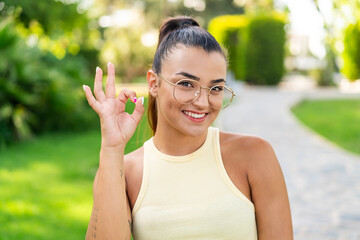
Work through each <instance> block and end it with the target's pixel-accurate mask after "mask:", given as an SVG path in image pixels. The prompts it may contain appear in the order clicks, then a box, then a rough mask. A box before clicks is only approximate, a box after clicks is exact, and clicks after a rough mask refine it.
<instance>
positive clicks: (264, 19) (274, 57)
mask: <svg viewBox="0 0 360 240" xmlns="http://www.w3.org/2000/svg"><path fill="white" fill-rule="evenodd" d="M284 27H285V22H284V20H283V19H280V18H278V17H274V16H257V17H255V18H253V19H252V21H251V22H250V23H249V26H248V34H249V41H248V44H247V54H246V78H245V80H246V81H247V82H250V83H254V84H267V85H275V84H277V83H278V82H279V81H280V80H281V77H282V76H283V74H284V57H285V48H284V45H285V29H284Z"/></svg>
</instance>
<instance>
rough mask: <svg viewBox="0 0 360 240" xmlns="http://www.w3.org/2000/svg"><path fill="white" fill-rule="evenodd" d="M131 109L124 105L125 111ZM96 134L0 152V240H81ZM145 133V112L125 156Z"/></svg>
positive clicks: (56, 137)
mask: <svg viewBox="0 0 360 240" xmlns="http://www.w3.org/2000/svg"><path fill="white" fill-rule="evenodd" d="M145 102H147V99H146V100H145ZM88 108H90V107H88ZM133 108H134V104H133V103H130V104H127V105H126V111H127V112H132V110H133ZM88 127H89V126H88ZM98 130H99V129H97V130H96V131H95V130H94V131H90V132H86V133H81V134H79V133H51V134H49V133H46V134H44V135H42V136H41V137H39V138H36V139H33V140H31V141H25V142H22V143H19V144H17V145H13V146H10V147H9V148H8V149H6V150H4V151H2V152H1V154H0V189H1V203H0V222H1V224H0V239H26V240H35V239H36V240H41V239H84V238H85V232H86V228H87V225H88V223H89V219H90V214H91V209H92V184H93V180H94V177H95V172H96V169H97V167H98V164H99V151H100V139H101V136H100V132H99V131H98ZM148 133H150V127H149V125H148V124H147V118H146V114H144V115H143V117H142V119H141V122H140V125H139V126H138V128H137V130H136V132H135V134H134V136H133V137H132V138H131V140H130V141H129V142H128V144H127V145H126V149H125V153H128V152H131V151H133V150H135V149H136V148H138V147H139V146H142V145H143V143H144V141H145V140H147V139H148V138H149V137H150V135H147V134H148Z"/></svg>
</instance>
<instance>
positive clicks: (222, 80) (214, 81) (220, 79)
mask: <svg viewBox="0 0 360 240" xmlns="http://www.w3.org/2000/svg"><path fill="white" fill-rule="evenodd" d="M175 75H182V76H184V77H187V78H190V79H193V80H196V81H199V80H200V78H199V77H196V76H194V75H192V74H190V73H187V72H178V73H176V74H175ZM220 82H226V81H225V79H223V78H219V79H215V80H211V83H220Z"/></svg>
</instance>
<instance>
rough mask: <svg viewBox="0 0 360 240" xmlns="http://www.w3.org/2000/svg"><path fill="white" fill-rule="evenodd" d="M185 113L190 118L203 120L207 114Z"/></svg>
mask: <svg viewBox="0 0 360 240" xmlns="http://www.w3.org/2000/svg"><path fill="white" fill-rule="evenodd" d="M184 113H185V114H186V115H189V116H190V117H193V118H202V117H204V116H205V113H202V114H197V113H192V112H187V111H184Z"/></svg>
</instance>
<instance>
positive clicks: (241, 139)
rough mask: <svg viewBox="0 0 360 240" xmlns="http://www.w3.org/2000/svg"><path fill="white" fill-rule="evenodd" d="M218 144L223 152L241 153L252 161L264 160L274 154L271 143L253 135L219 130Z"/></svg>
mask: <svg viewBox="0 0 360 240" xmlns="http://www.w3.org/2000/svg"><path fill="white" fill-rule="evenodd" d="M220 144H221V148H222V149H224V152H226V153H227V152H229V153H235V155H238V154H241V156H246V159H248V161H249V162H253V163H255V162H261V161H264V160H266V158H267V157H268V156H270V157H271V156H273V154H274V151H273V148H272V146H271V144H270V143H269V142H268V141H267V140H265V139H263V138H261V137H259V136H255V135H246V134H235V133H228V132H220Z"/></svg>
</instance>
